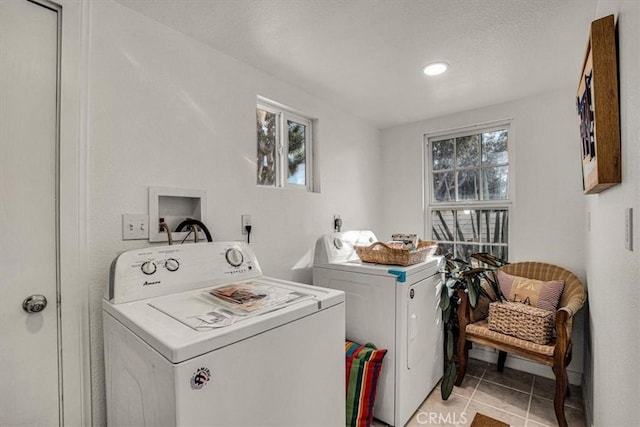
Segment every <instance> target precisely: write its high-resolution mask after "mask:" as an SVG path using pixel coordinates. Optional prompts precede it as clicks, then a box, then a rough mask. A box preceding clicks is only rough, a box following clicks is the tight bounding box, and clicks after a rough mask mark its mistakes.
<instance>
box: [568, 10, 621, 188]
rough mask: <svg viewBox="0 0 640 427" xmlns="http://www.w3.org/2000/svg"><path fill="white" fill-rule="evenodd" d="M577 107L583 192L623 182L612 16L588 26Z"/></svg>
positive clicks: (614, 36)
mask: <svg viewBox="0 0 640 427" xmlns="http://www.w3.org/2000/svg"><path fill="white" fill-rule="evenodd" d="M576 106H577V109H578V121H579V124H580V142H581V144H580V153H581V154H582V184H583V189H584V193H585V194H594V193H599V192H601V191H603V190H606V189H607V188H609V187H612V186H614V185H616V184H619V183H620V182H622V173H621V158H620V114H619V100H618V60H617V54H616V32H615V20H614V16H613V15H609V16H606V17H604V18H601V19H598V20H595V21H593V22H592V23H591V31H590V33H589V40H588V43H587V52H586V55H585V58H584V63H583V66H582V73H581V75H580V82H579V84H578V93H577V99H576Z"/></svg>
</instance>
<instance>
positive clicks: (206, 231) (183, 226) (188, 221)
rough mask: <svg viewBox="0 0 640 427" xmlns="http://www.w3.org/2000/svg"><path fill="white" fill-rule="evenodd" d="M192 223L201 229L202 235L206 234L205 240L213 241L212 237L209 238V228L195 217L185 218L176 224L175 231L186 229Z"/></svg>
mask: <svg viewBox="0 0 640 427" xmlns="http://www.w3.org/2000/svg"><path fill="white" fill-rule="evenodd" d="M193 225H197V226H198V227H200V228H201V229H202V231H203V232H204V235H205V236H207V242H213V239H212V238H211V233H210V232H209V229H208V228H207V226H206V225H204V224H203V223H202V222H201V221H198V220H197V219H193V218H187V219H185V220H184V221H182V222H181V223H180V224H178V226H177V227H176V232H178V233H179V232H181V231H183V230H185V229H187V230H188V229H189V226H193ZM196 241H197V237H196Z"/></svg>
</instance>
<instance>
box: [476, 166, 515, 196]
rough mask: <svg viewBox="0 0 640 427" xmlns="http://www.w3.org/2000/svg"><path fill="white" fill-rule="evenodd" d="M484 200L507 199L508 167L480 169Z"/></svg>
mask: <svg viewBox="0 0 640 427" xmlns="http://www.w3.org/2000/svg"><path fill="white" fill-rule="evenodd" d="M482 173H483V174H484V177H483V178H484V185H483V187H484V188H483V189H482V195H483V197H484V200H504V199H508V198H509V166H496V167H492V168H484V169H482Z"/></svg>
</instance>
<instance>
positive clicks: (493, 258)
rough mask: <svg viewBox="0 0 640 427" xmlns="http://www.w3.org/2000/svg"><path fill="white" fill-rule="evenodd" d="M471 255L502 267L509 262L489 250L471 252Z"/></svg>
mask: <svg viewBox="0 0 640 427" xmlns="http://www.w3.org/2000/svg"><path fill="white" fill-rule="evenodd" d="M470 257H471V258H473V259H475V260H478V261H480V262H482V263H484V264H486V265H488V266H491V267H502V266H503V265H507V264H509V263H508V262H507V261H505V260H503V259H502V258H498V257H497V256H495V255H493V254H490V253H487V252H478V253H475V254H471V255H470Z"/></svg>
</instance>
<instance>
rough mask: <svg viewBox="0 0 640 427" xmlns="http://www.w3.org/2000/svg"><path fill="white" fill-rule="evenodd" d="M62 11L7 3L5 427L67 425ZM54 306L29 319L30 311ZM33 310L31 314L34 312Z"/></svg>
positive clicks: (0, 213)
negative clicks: (62, 364)
mask: <svg viewBox="0 0 640 427" xmlns="http://www.w3.org/2000/svg"><path fill="white" fill-rule="evenodd" d="M58 27H59V11H58V10H56V8H55V7H53V6H49V5H46V6H43V5H42V4H38V3H34V2H31V1H27V0H1V1H0V144H1V149H0V219H1V222H0V425H3V426H4V425H16V424H19V425H36V424H37V425H56V424H59V413H60V410H59V402H60V399H59V392H58V388H59V386H58V374H59V368H58V367H59V356H58V354H59V353H58V336H59V334H58V332H59V331H58V329H59V327H58V322H59V316H58V309H57V305H58V304H57V295H58V282H59V280H58V275H59V268H58V264H59V263H58V241H59V240H58V215H57V212H58V206H57V203H58V202H57V194H58V183H57V181H58V180H57V177H58V171H57V166H56V165H57V164H58V159H57V146H58V136H57V135H58V132H59V131H58V123H59V120H58V110H59V107H58V81H59V80H58V74H59V68H58V59H59V48H58V46H59V32H58ZM29 296H35V297H34V298H36V299H35V300H32V305H31V309H32V310H38V309H39V308H42V305H38V304H39V303H38V301H37V298H39V296H42V297H44V298H46V300H47V301H48V304H47V306H46V308H44V309H43V310H42V311H40V312H37V313H27V311H26V310H25V308H23V301H24V300H25V299H26V298H28V297H29ZM27 308H29V307H27Z"/></svg>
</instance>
